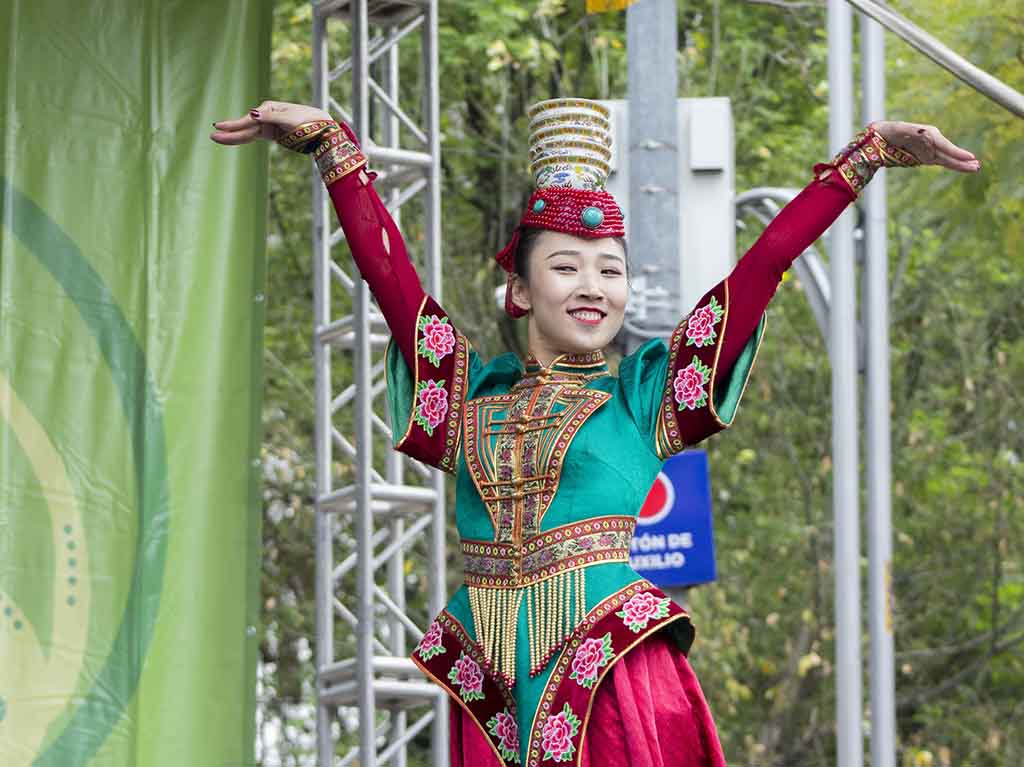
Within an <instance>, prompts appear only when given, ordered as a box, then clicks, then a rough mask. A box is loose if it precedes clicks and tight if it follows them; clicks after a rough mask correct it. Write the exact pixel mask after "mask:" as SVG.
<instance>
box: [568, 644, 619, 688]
mask: <svg viewBox="0 0 1024 767" xmlns="http://www.w3.org/2000/svg"><path fill="white" fill-rule="evenodd" d="M614 654H615V653H614V652H613V651H612V635H611V632H608V633H607V634H605V635H604V636H603V637H601V638H600V639H597V638H595V637H591V638H590V639H585V640H584V641H583V644H581V645H580V646H579V649H578V650H576V654H575V655H574V656H573V658H572V671H570V672H569V678H570V679H575V680H576V683H577V684H579V686H580V687H586V688H587V689H588V690H589V689H591V688H592V687H593V686H594V683H595V682H596V681H597V672H598V669H600V668H601V667H602V666H607V665H608V661H610V660H611V658H612V655H614Z"/></svg>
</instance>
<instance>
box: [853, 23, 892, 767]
mask: <svg viewBox="0 0 1024 767" xmlns="http://www.w3.org/2000/svg"><path fill="white" fill-rule="evenodd" d="M861 73H862V74H861V76H862V82H863V93H864V103H863V112H864V121H865V122H871V121H873V120H882V119H884V118H885V32H884V30H883V29H882V27H880V26H879V25H878V24H877V23H875V22H874V21H872V20H871V19H869V18H868V17H866V16H863V15H862V16H861ZM863 201H864V210H865V227H864V228H865V251H866V256H867V258H866V264H865V269H864V281H865V283H866V285H865V305H864V309H863V312H862V315H861V316H862V318H863V323H864V331H865V336H866V338H867V344H866V346H867V374H866V381H865V389H866V391H865V411H866V412H865V415H866V427H867V455H866V458H865V462H866V463H867V483H868V488H867V502H868V527H867V530H868V553H869V566H868V594H869V609H868V615H869V618H868V622H869V625H870V627H871V665H870V670H871V764H872V767H895V765H896V706H895V696H896V686H895V673H894V669H893V636H892V612H891V603H890V596H891V592H890V588H891V586H890V580H889V573H890V572H891V567H892V508H891V496H890V486H891V482H892V476H891V469H892V467H891V458H890V444H889V437H890V432H889V428H890V426H889V399H890V394H889V286H888V279H889V274H888V272H889V261H888V241H887V236H886V235H887V232H886V217H887V216H886V205H887V200H886V189H885V174H884V173H881V174H879V175H878V176H876V177H875V179H874V181H873V183H871V184H869V185H868V187H867V189H866V190H865V192H864V197H863Z"/></svg>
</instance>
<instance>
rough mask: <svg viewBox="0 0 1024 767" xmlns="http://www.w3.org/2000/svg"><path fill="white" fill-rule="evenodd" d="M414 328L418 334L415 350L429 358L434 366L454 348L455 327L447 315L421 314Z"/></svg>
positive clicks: (438, 364)
mask: <svg viewBox="0 0 1024 767" xmlns="http://www.w3.org/2000/svg"><path fill="white" fill-rule="evenodd" d="M416 330H417V334H418V335H419V344H418V345H417V351H419V353H420V354H421V355H422V356H424V357H426V358H427V359H428V360H430V362H431V364H433V366H434V367H439V366H440V364H441V360H443V359H444V358H445V357H447V356H448V355H449V354H451V353H452V352H453V351H454V350H455V329H454V328H453V327H452V326H451V325H450V324H449V322H448V318H447V317H438V316H437V315H436V314H424V315H421V316H420V318H419V320H417V322H416Z"/></svg>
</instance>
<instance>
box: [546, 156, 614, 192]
mask: <svg viewBox="0 0 1024 767" xmlns="http://www.w3.org/2000/svg"><path fill="white" fill-rule="evenodd" d="M534 178H535V180H536V183H537V188H538V189H541V188H545V187H571V188H573V189H586V190H588V191H592V192H594V191H601V190H602V189H604V180H605V174H604V173H602V172H601V171H599V170H598V169H596V168H593V167H590V166H588V165H583V164H578V163H553V164H551V165H546V166H544V167H543V168H540V169H538V170H537V171H536V172H535V173H534Z"/></svg>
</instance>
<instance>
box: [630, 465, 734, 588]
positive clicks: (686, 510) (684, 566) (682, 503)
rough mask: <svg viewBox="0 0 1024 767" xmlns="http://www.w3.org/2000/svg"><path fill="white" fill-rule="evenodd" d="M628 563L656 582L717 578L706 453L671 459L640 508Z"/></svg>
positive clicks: (677, 583)
mask: <svg viewBox="0 0 1024 767" xmlns="http://www.w3.org/2000/svg"><path fill="white" fill-rule="evenodd" d="M629 564H630V567H632V568H633V569H634V570H636V571H637V572H638V573H640V574H641V575H642V576H644V577H645V578H647V579H648V580H650V581H651V582H652V583H654V584H655V585H657V586H693V585H696V584H698V583H708V582H710V581H713V580H715V542H714V537H713V534H712V528H711V480H710V478H709V476H708V454H707V453H706V452H704V451H703V450H693V451H688V452H685V453H681V454H680V455H677V456H673V457H672V458H669V459H668V460H667V461H666V462H665V465H664V466H663V467H662V469H661V473H660V474H658V478H657V479H656V480H654V484H653V485H652V486H651V490H650V492H649V493H648V494H647V499H646V500H645V501H644V504H643V506H642V507H641V509H640V516H639V518H638V519H637V525H636V533H635V534H634V535H633V542H632V544H630V552H629Z"/></svg>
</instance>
